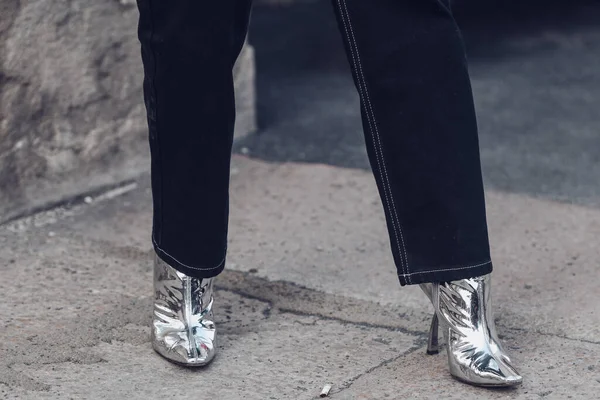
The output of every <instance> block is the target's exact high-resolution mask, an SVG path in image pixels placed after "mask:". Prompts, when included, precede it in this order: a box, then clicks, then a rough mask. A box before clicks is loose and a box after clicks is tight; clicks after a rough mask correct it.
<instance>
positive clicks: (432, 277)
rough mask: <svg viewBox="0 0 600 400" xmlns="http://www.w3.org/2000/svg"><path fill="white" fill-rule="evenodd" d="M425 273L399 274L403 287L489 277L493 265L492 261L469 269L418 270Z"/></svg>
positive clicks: (458, 267) (441, 268)
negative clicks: (483, 276)
mask: <svg viewBox="0 0 600 400" xmlns="http://www.w3.org/2000/svg"><path fill="white" fill-rule="evenodd" d="M418 269H422V270H423V271H415V272H412V273H410V274H398V279H399V280H400V285H401V286H406V285H417V284H420V283H433V282H450V281H457V280H460V279H468V278H475V277H477V276H482V275H487V274H489V273H491V272H492V270H493V265H492V262H491V261H486V262H484V263H480V264H476V265H471V266H468V267H464V266H454V267H447V268H444V267H440V266H438V267H437V268H426V267H423V268H418Z"/></svg>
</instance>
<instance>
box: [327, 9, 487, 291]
mask: <svg viewBox="0 0 600 400" xmlns="http://www.w3.org/2000/svg"><path fill="white" fill-rule="evenodd" d="M332 3H333V6H334V10H335V14H336V17H337V19H338V26H339V29H340V31H341V33H342V37H343V40H344V45H345V47H346V52H347V55H348V60H349V62H350V66H351V69H352V72H353V76H354V81H355V85H356V87H357V90H358V92H359V95H360V100H361V110H362V116H363V127H364V131H365V141H366V144H367V151H368V154H369V159H370V162H371V166H372V169H373V173H374V175H375V179H376V181H377V186H378V189H379V193H380V196H381V200H382V203H383V208H384V212H385V216H386V221H387V226H388V230H389V235H390V243H391V247H392V252H393V255H394V260H395V263H396V266H397V269H398V277H399V279H400V283H401V285H407V284H418V283H423V282H435V281H438V282H441V281H451V280H458V279H464V278H468V277H473V276H479V275H484V274H487V273H489V272H491V270H492V264H491V261H490V249H489V243H488V233H487V222H486V211H485V199H484V192H483V182H482V176H481V166H480V157H479V143H478V132H477V122H476V117H475V110H474V105H473V98H472V92H471V85H470V80H469V74H468V70H467V61H466V57H465V50H464V46H463V41H462V38H461V34H460V31H459V29H458V27H457V25H456V22H455V20H454V18H453V16H452V12H451V10H450V6H449V2H448V0H369V1H365V0H332Z"/></svg>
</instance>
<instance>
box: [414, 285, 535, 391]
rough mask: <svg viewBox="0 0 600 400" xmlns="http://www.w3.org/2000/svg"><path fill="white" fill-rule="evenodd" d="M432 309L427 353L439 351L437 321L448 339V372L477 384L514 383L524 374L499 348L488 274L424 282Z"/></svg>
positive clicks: (520, 380)
mask: <svg viewBox="0 0 600 400" xmlns="http://www.w3.org/2000/svg"><path fill="white" fill-rule="evenodd" d="M421 289H423V291H424V292H425V294H427V296H428V297H429V299H430V300H431V302H432V303H433V307H434V308H435V313H434V315H433V320H432V322H431V328H430V332H429V343H428V346H427V353H428V354H435V353H437V352H438V346H437V341H438V338H437V336H438V332H437V330H438V322H439V324H440V325H441V326H442V328H443V331H444V338H445V339H446V343H447V350H448V365H449V367H450V373H451V374H452V375H453V376H454V377H455V378H457V379H459V380H461V381H464V382H467V383H470V384H473V385H477V386H515V385H519V384H520V383H521V382H522V381H523V378H522V377H521V376H520V375H519V374H518V372H517V371H516V370H515V368H514V367H513V366H512V365H511V361H510V358H509V357H508V356H507V355H506V352H505V351H504V350H503V349H502V346H501V344H500V340H499V339H498V335H497V334H496V327H495V324H494V318H493V314H492V307H491V306H492V304H491V297H490V275H489V274H488V275H484V276H480V277H477V278H471V279H462V280H459V281H453V282H445V283H424V284H421Z"/></svg>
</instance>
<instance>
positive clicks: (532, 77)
mask: <svg viewBox="0 0 600 400" xmlns="http://www.w3.org/2000/svg"><path fill="white" fill-rule="evenodd" d="M455 13H456V16H457V20H458V21H459V24H460V25H461V27H462V28H463V34H464V36H465V40H466V43H467V48H468V55H469V59H470V63H471V75H472V80H473V88H474V93H475V100H476V105H477V111H478V120H479V126H480V137H481V151H482V164H483V170H484V177H485V180H486V184H487V187H488V188H490V189H496V190H501V191H505V192H512V193H523V194H526V195H530V196H536V197H543V198H548V199H552V200H558V201H563V202H572V203H577V204H582V205H588V206H593V207H600V113H599V112H598V100H600V26H599V25H598V24H597V21H600V3H598V2H597V1H589V0H586V1H571V2H564V1H543V2H542V1H537V0H533V1H527V2H522V1H521V2H519V1H515V0H509V1H487V2H474V1H466V0H463V1H459V2H457V4H456V5H455ZM250 41H251V43H252V44H253V45H254V46H255V49H256V54H257V70H258V107H259V124H260V131H259V132H258V134H255V135H253V136H250V137H248V138H247V139H245V140H243V141H241V142H239V143H238V144H237V145H236V151H238V152H239V151H240V150H241V148H242V147H245V148H246V149H247V150H249V154H250V155H251V156H252V157H255V158H258V159H263V160H269V161H304V162H317V163H326V164H331V165H337V166H343V167H349V168H363V169H368V168H369V165H368V160H367V157H366V151H365V149H364V141H363V136H362V130H361V123H360V115H359V105H358V96H357V94H356V92H355V89H354V87H353V83H352V80H351V76H350V71H349V67H348V65H347V62H346V58H345V55H344V52H343V48H342V42H341V37H340V35H339V33H338V31H337V27H336V24H335V20H334V17H333V13H332V10H331V5H330V2H329V1H324V0H321V1H306V2H300V3H296V4H294V5H291V6H286V7H279V8H272V7H260V6H259V7H256V8H255V10H254V14H253V20H252V25H251V31H250Z"/></svg>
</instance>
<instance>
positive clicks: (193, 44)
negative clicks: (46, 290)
mask: <svg viewBox="0 0 600 400" xmlns="http://www.w3.org/2000/svg"><path fill="white" fill-rule="evenodd" d="M448 1H449V0H332V3H333V7H334V10H335V14H336V17H337V20H338V25H339V29H340V31H341V34H342V37H343V41H344V45H345V48H346V51H347V55H348V60H349V62H350V65H351V68H352V72H353V76H354V82H355V84H356V88H357V89H358V92H359V94H360V100H361V111H362V119H363V128H364V132H365V141H366V145H367V151H368V155H369V160H370V162H371V166H372V169H373V173H374V175H375V179H376V181H377V186H378V190H379V194H380V196H381V200H382V203H383V210H384V212H385V217H386V221H387V227H388V231H389V236H390V243H391V248H392V252H393V255H394V260H395V264H396V267H397V269H398V277H399V279H400V283H401V284H402V285H406V284H417V283H422V282H434V281H450V280H457V279H463V278H468V277H473V276H479V275H483V274H486V273H489V272H491V270H492V264H491V261H490V251H489V243H488V234H487V223H486V215H485V200H484V194H483V183H482V177H481V166H480V159H479V143H478V136H477V123H476V119H475V111H474V106H473V99H472V93H471V86H470V81H469V76H468V71H467V61H466V57H465V51H464V46H463V42H462V39H461V34H460V31H459V29H458V27H457V25H456V22H455V20H454V18H453V16H452V12H451V10H450V6H449V4H448ZM138 7H139V10H140V23H139V38H140V41H141V44H142V58H143V65H144V71H145V80H144V94H145V103H146V108H147V113H148V125H149V131H150V148H151V154H152V188H153V199H154V221H153V226H154V228H153V234H152V240H153V243H154V247H155V250H156V252H157V254H158V256H159V257H161V258H162V259H163V260H164V261H166V262H167V263H169V264H171V265H172V266H173V267H174V268H176V269H178V270H180V271H181V272H183V273H185V274H187V275H192V276H195V277H199V278H208V277H212V276H215V275H217V274H219V273H220V272H221V271H222V270H223V268H224V265H225V256H226V249H227V226H228V212H229V202H228V190H229V189H228V188H229V163H230V159H231V146H232V140H233V139H232V138H233V127H234V120H235V107H234V92H233V78H232V67H233V65H234V62H235V60H236V58H237V56H238V54H239V52H240V49H241V47H242V45H243V43H244V40H245V37H246V32H247V28H248V20H249V15H250V8H251V4H250V0H218V1H198V0H168V1H165V0H138ZM307 23H309V21H307ZM274 34H276V32H274Z"/></svg>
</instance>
